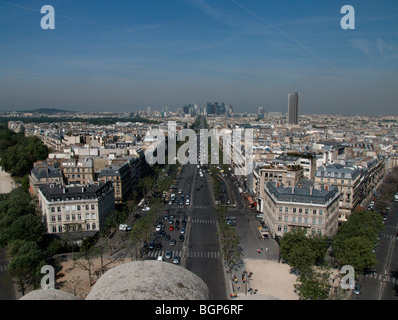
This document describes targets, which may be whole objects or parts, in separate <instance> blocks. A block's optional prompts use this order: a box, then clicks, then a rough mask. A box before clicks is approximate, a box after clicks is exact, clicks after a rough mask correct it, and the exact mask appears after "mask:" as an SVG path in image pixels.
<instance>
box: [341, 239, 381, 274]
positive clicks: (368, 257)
mask: <svg viewBox="0 0 398 320" xmlns="http://www.w3.org/2000/svg"><path fill="white" fill-rule="evenodd" d="M373 248H374V242H372V241H371V240H369V239H366V238H364V237H360V236H356V237H350V238H347V239H345V240H343V241H342V242H339V244H338V245H335V248H334V250H335V257H336V259H337V261H338V263H339V265H341V266H343V265H351V266H353V268H354V270H355V272H359V273H361V272H363V271H365V269H367V268H370V267H371V266H373V265H375V264H376V259H375V255H374V253H373V251H372V250H373Z"/></svg>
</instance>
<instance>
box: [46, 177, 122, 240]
mask: <svg viewBox="0 0 398 320" xmlns="http://www.w3.org/2000/svg"><path fill="white" fill-rule="evenodd" d="M114 197H115V196H114V187H113V185H112V183H111V182H107V183H102V182H94V183H93V184H89V185H86V186H73V185H63V184H45V185H41V186H40V187H39V188H38V199H39V208H40V209H41V212H42V216H43V220H44V223H45V224H46V226H47V232H48V233H49V234H59V235H62V234H64V233H65V232H81V233H84V232H97V231H99V230H101V229H102V228H103V227H104V226H105V224H106V218H107V217H108V216H109V215H110V214H111V212H112V211H114V209H115V199H114Z"/></svg>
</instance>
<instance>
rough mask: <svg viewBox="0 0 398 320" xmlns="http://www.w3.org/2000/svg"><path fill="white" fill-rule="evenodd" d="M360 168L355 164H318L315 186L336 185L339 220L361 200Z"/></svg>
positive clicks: (343, 219) (342, 220)
mask: <svg viewBox="0 0 398 320" xmlns="http://www.w3.org/2000/svg"><path fill="white" fill-rule="evenodd" d="M361 172H362V170H361V168H360V167H358V166H356V165H341V164H337V163H334V164H329V165H326V166H320V167H318V168H317V170H316V174H315V182H314V186H315V188H324V189H327V188H330V187H331V186H336V187H337V188H338V189H339V192H340V199H339V221H340V222H345V221H347V218H348V216H349V215H350V214H351V212H352V211H353V210H354V209H355V207H356V206H357V205H358V204H359V203H360V202H361Z"/></svg>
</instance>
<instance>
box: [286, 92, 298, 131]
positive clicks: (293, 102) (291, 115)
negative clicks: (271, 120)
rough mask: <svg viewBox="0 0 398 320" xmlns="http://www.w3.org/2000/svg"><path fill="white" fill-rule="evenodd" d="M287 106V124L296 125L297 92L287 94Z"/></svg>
mask: <svg viewBox="0 0 398 320" xmlns="http://www.w3.org/2000/svg"><path fill="white" fill-rule="evenodd" d="M288 105H289V110H288V122H289V123H290V124H298V105H299V93H298V92H297V91H295V92H292V93H289V97H288Z"/></svg>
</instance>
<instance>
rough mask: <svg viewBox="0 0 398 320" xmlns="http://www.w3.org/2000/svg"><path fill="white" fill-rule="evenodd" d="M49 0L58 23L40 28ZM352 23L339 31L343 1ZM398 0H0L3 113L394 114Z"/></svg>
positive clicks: (397, 85) (0, 105) (0, 106)
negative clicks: (190, 109)
mask: <svg viewBox="0 0 398 320" xmlns="http://www.w3.org/2000/svg"><path fill="white" fill-rule="evenodd" d="M44 4H48V5H51V6H53V7H54V9H55V29H54V30H43V29H41V27H40V21H41V18H42V17H43V16H44V14H41V13H40V9H41V7H42V6H43V5H44ZM346 4H350V5H352V6H353V7H354V8H355V30H343V29H342V28H341V27H340V20H341V18H342V17H343V16H344V15H343V14H341V13H340V9H341V7H342V6H343V5H346ZM397 30H398V3H396V2H392V1H388V0H381V1H377V2H376V1H370V0H368V1H361V2H358V3H356V2H353V3H348V2H346V1H327V2H319V1H314V0H310V1H305V2H303V1H288V0H285V1H277V2H275V1H259V0H246V1H243V0H240V1H236V0H217V1H209V0H170V1H161V0H149V1H145V2H142V1H127V0H121V1H117V2H115V1H110V0H103V1H101V2H98V1H93V0H86V1H81V2H79V1H76V0H72V1H68V2H65V1H60V0H51V1H48V2H46V3H43V2H41V1H37V0H29V1H28V0H25V1H13V2H12V3H11V2H7V1H1V0H0V40H1V41H0V111H11V110H14V111H20V110H26V109H37V108H56V109H64V110H71V111H75V112H78V111H87V112H90V111H91V112H92V111H110V112H112V111H115V112H123V111H130V112H131V111H137V110H144V109H146V108H147V107H151V108H152V109H153V110H161V108H162V107H164V106H165V105H168V106H169V108H170V109H171V110H176V109H177V108H179V107H182V106H183V105H185V104H197V105H199V106H205V105H206V103H207V102H219V103H221V102H224V103H225V104H227V105H230V104H231V105H232V106H233V107H234V111H235V112H238V113H244V112H248V113H257V110H258V107H263V108H264V111H265V112H266V113H268V112H281V113H283V114H285V113H287V105H288V103H287V101H288V93H289V92H291V91H292V90H293V89H296V90H297V91H298V92H299V93H300V104H299V114H302V115H309V114H341V115H367V116H372V115H396V114H397V110H398V108H397V101H398V81H397V79H398V77H397V73H398V72H397V71H398V53H397V52H398V50H397V49H398V31H397Z"/></svg>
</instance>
